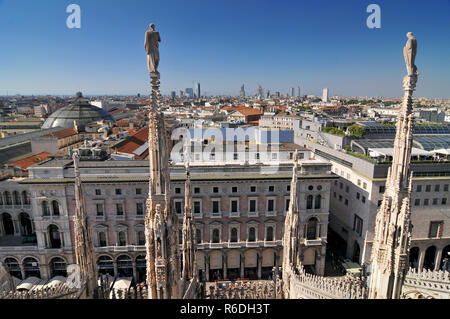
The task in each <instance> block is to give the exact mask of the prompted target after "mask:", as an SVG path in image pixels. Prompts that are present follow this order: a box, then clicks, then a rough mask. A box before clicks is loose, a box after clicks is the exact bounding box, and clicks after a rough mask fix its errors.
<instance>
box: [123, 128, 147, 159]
mask: <svg viewBox="0 0 450 319" xmlns="http://www.w3.org/2000/svg"><path fill="white" fill-rule="evenodd" d="M147 140H148V127H143V128H141V129H140V130H139V131H137V132H136V133H135V134H134V135H132V136H131V137H130V139H129V140H128V141H127V142H126V143H125V144H123V145H122V146H121V147H119V148H118V149H117V151H118V152H120V153H127V154H133V152H134V151H135V150H136V149H137V148H138V147H140V146H141V145H143V144H145V143H146V142H147ZM147 152H148V151H147ZM144 154H145V153H144Z"/></svg>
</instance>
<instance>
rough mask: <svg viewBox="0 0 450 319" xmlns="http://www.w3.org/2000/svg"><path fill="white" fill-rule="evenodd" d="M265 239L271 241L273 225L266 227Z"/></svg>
mask: <svg viewBox="0 0 450 319" xmlns="http://www.w3.org/2000/svg"><path fill="white" fill-rule="evenodd" d="M266 241H273V227H272V226H269V227H267V230H266Z"/></svg>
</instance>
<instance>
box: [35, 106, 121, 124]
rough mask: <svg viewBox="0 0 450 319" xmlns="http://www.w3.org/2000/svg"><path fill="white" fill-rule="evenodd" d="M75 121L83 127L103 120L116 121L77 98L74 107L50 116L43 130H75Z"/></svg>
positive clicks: (101, 110)
mask: <svg viewBox="0 0 450 319" xmlns="http://www.w3.org/2000/svg"><path fill="white" fill-rule="evenodd" d="M75 120H76V121H77V123H78V124H81V125H82V124H87V123H91V122H94V121H101V120H107V121H112V122H114V121H115V120H114V118H113V117H112V116H111V114H109V113H108V112H107V111H105V110H103V109H101V108H98V107H96V106H93V105H91V104H89V102H88V101H87V100H85V99H82V98H77V99H76V100H75V101H74V103H73V105H69V106H66V107H63V108H61V109H59V110H57V111H56V112H54V113H53V114H52V115H50V117H49V118H48V119H47V120H46V121H45V122H44V124H43V125H42V128H43V129H45V128H51V127H57V126H59V127H64V128H73V127H74V123H73V121H75Z"/></svg>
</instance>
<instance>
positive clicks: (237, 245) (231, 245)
mask: <svg viewBox="0 0 450 319" xmlns="http://www.w3.org/2000/svg"><path fill="white" fill-rule="evenodd" d="M226 247H228V248H241V247H244V243H243V242H228V243H227V246H226Z"/></svg>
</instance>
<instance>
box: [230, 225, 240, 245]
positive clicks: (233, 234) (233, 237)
mask: <svg viewBox="0 0 450 319" xmlns="http://www.w3.org/2000/svg"><path fill="white" fill-rule="evenodd" d="M230 237H231V238H230V241H231V242H232V243H235V242H237V241H238V230H237V228H235V227H233V228H231V236H230Z"/></svg>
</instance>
